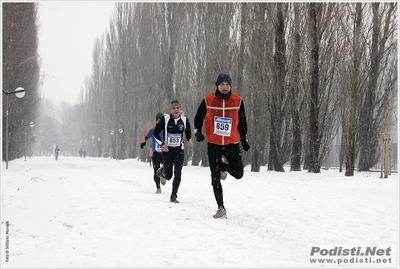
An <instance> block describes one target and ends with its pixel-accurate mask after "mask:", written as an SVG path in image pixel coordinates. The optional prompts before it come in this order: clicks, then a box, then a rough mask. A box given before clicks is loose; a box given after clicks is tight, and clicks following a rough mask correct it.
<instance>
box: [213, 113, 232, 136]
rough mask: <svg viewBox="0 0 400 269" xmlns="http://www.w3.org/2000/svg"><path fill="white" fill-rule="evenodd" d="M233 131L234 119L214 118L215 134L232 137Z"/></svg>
mask: <svg viewBox="0 0 400 269" xmlns="http://www.w3.org/2000/svg"><path fill="white" fill-rule="evenodd" d="M231 131H232V118H224V117H214V134H217V135H221V136H230V135H231Z"/></svg>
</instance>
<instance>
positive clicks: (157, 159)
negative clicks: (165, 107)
mask: <svg viewBox="0 0 400 269" xmlns="http://www.w3.org/2000/svg"><path fill="white" fill-rule="evenodd" d="M162 117H164V114H162V113H157V115H156V123H155V124H153V125H152V126H151V127H150V128H149V129H147V132H146V133H145V134H144V135H143V136H142V143H141V144H140V148H141V149H143V148H144V146H146V142H147V140H149V139H150V138H151V139H152V142H151V148H150V149H149V155H150V156H151V160H152V161H153V170H154V175H153V179H154V182H155V183H156V187H157V190H156V193H161V186H160V177H159V176H157V170H158V168H160V166H161V163H162V152H161V147H160V145H158V144H157V142H156V139H155V138H154V135H153V134H154V128H155V127H156V124H157V123H158V122H159V121H160V119H161V118H162ZM160 137H161V138H163V137H164V136H163V133H160ZM151 160H150V164H151Z"/></svg>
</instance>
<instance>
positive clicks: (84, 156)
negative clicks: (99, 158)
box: [82, 149, 86, 158]
mask: <svg viewBox="0 0 400 269" xmlns="http://www.w3.org/2000/svg"><path fill="white" fill-rule="evenodd" d="M82 154H83V158H86V149H83V152H82Z"/></svg>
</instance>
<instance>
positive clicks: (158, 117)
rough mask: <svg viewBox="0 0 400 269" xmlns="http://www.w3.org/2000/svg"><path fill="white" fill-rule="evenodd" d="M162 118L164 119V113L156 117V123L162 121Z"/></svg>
mask: <svg viewBox="0 0 400 269" xmlns="http://www.w3.org/2000/svg"><path fill="white" fill-rule="evenodd" d="M162 117H164V114H163V113H157V115H156V121H158V120H159V119H161V118H162Z"/></svg>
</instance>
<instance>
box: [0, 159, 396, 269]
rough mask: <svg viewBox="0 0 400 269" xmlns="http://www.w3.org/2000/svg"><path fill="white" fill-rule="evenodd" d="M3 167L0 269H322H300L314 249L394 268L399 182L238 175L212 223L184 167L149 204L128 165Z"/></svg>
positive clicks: (198, 183)
mask: <svg viewBox="0 0 400 269" xmlns="http://www.w3.org/2000/svg"><path fill="white" fill-rule="evenodd" d="M2 165H3V166H2V168H3V169H2V177H1V193H2V197H1V208H2V212H1V213H2V214H1V220H2V227H1V265H2V268H12V267H14V268H20V267H29V268H46V267H47V268H49V267H50V268H54V267H139V268H144V267H152V268H154V267H157V268H161V267H186V268H187V267H197V268H205V267H212V268H215V267H231V268H232V267H236V268H238V267H239V268H245V267H246V268H248V267H253V268H254V267H296V268H298V267H322V266H324V267H329V265H327V264H323V263H318V264H312V263H311V262H310V250H311V247H314V246H316V247H320V248H326V249H329V248H332V247H343V248H352V247H374V246H377V247H378V248H382V249H387V248H388V247H390V248H391V250H392V251H391V253H390V256H388V257H386V256H385V257H381V258H391V263H386V264H376V263H375V264H366V263H363V264H350V263H347V264H343V266H344V267H355V266H358V267H360V266H361V267H367V266H373V267H392V268H393V267H398V256H399V255H398V251H399V248H398V245H399V241H398V238H399V214H398V213H399V206H398V204H399V185H398V175H397V174H393V175H392V176H390V177H389V179H380V178H379V173H356V176H355V177H352V178H346V177H344V173H339V172H338V171H337V170H330V171H322V173H321V174H309V173H307V172H296V173H294V172H286V173H276V172H268V171H265V167H263V168H262V171H261V172H260V173H252V172H249V171H250V167H246V171H245V176H244V178H242V179H241V180H236V179H233V178H232V177H231V176H228V178H227V179H226V180H225V181H224V182H223V188H224V199H225V206H226V208H227V212H228V219H223V220H215V219H213V218H212V214H213V213H214V212H215V210H216V203H215V200H214V196H213V193H212V187H211V184H210V175H209V169H208V168H203V167H193V166H185V167H184V168H183V175H182V183H181V186H180V189H179V192H178V200H179V201H180V203H179V204H171V203H170V202H169V196H170V191H171V187H172V186H171V182H167V184H166V185H165V186H162V189H163V193H162V194H155V184H154V181H153V179H152V169H151V168H150V166H149V164H148V163H143V162H139V161H137V160H132V159H129V160H118V161H115V160H110V159H93V158H86V159H81V158H75V157H63V156H61V157H60V159H59V161H58V162H56V161H55V160H54V159H53V158H50V157H34V158H31V159H27V161H24V160H23V159H19V160H15V161H12V162H10V163H9V169H8V170H5V163H4V162H3V164H2ZM7 245H8V246H9V254H8V255H6V254H7V253H6V246H7ZM314 257H315V256H314ZM317 257H321V256H317ZM336 258H337V257H336ZM342 258H350V257H342ZM373 258H376V257H373ZM6 259H9V260H8V262H6ZM336 265H337V264H336Z"/></svg>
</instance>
